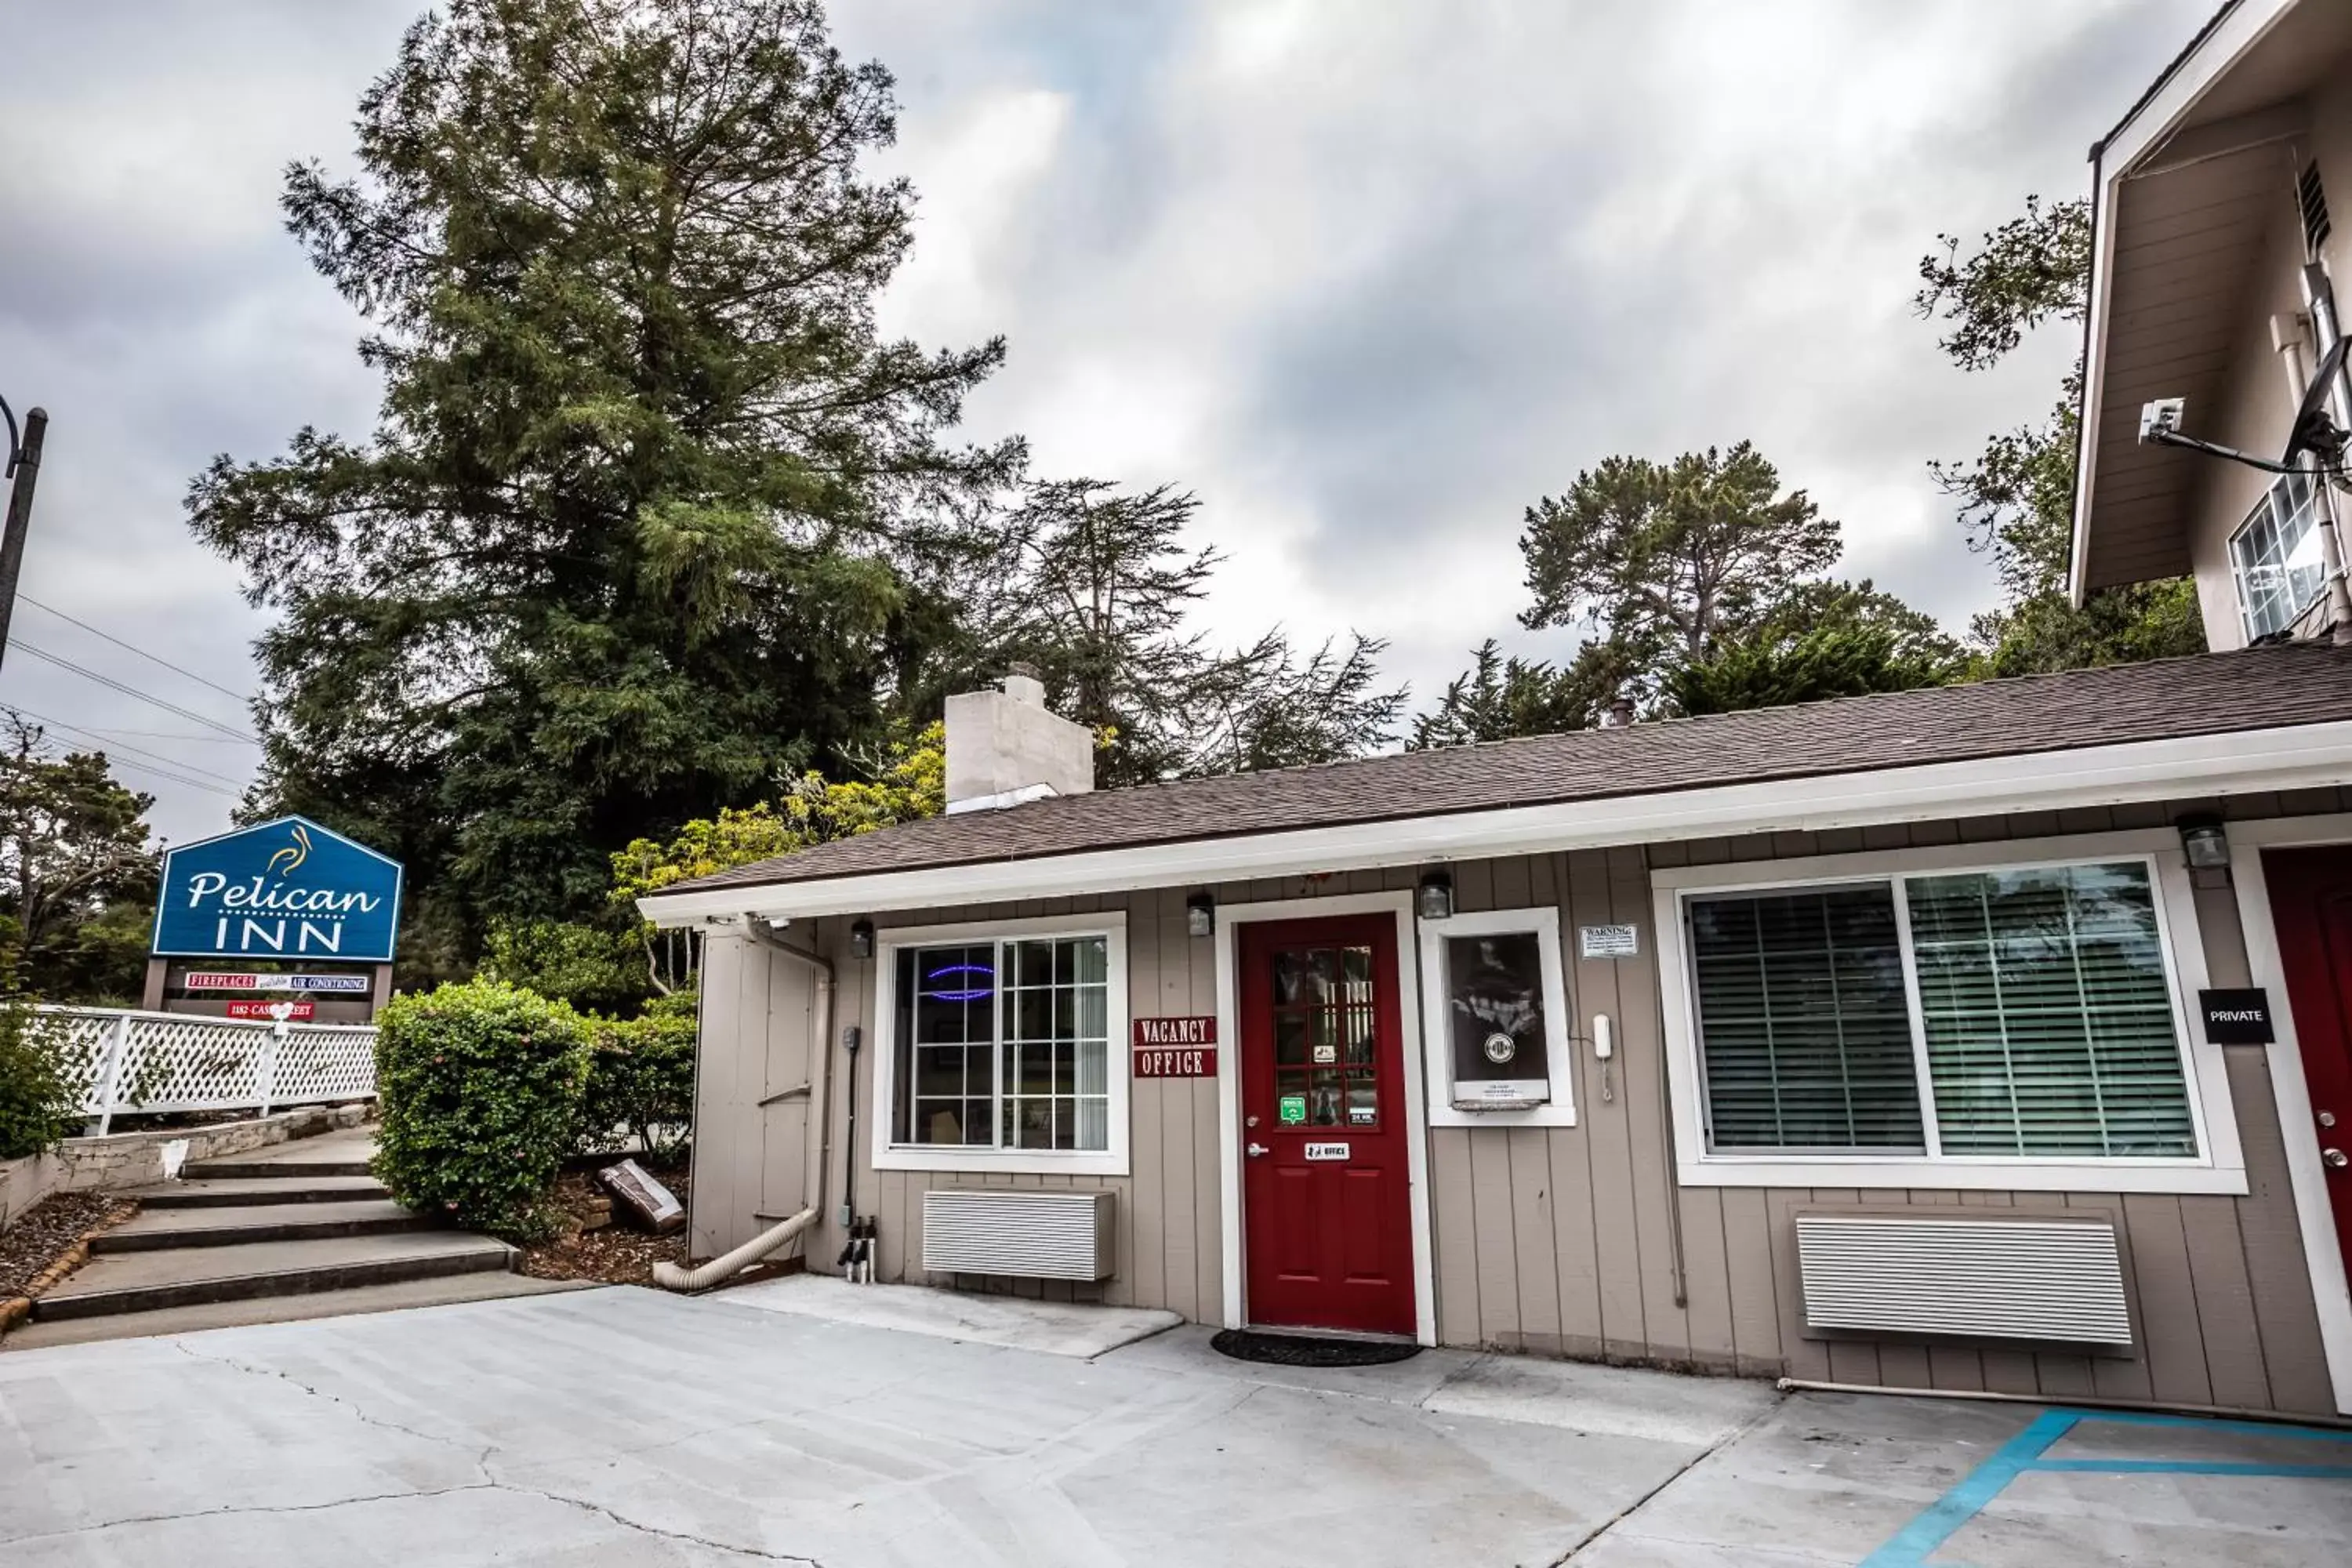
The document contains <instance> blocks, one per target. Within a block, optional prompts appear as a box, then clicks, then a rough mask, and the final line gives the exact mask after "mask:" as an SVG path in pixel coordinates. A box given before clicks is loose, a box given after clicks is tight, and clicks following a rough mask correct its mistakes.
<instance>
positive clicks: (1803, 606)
mask: <svg viewBox="0 0 2352 1568" xmlns="http://www.w3.org/2000/svg"><path fill="white" fill-rule="evenodd" d="M1968 675H1969V661H1968V657H1967V654H1966V653H1965V651H1964V650H1963V649H1962V648H1961V647H1960V645H1959V644H1958V643H1957V642H1955V641H1954V640H1953V639H1952V638H1951V637H1948V636H1947V635H1946V634H1945V631H1944V629H1943V627H1941V626H1937V624H1936V620H1935V617H1934V616H1929V615H1927V613H1925V612H1924V611H1920V610H1916V609H1913V608H1912V607H1911V606H1910V605H1906V604H1905V603H1904V602H1903V601H1902V600H1900V599H1898V598H1896V597H1895V595H1892V594H1888V593H1885V592H1883V591H1881V590H1880V589H1878V588H1875V587H1874V586H1873V585H1872V584H1871V583H1870V580H1869V579H1868V578H1864V579H1863V580H1862V581H1861V582H1859V583H1845V582H1836V581H1830V580H1817V581H1813V582H1809V583H1800V584H1796V585H1795V586H1794V587H1793V588H1792V589H1791V590H1790V593H1789V594H1788V595H1786V596H1785V597H1783V598H1782V599H1781V601H1780V604H1779V605H1777V606H1776V607H1775V608H1774V610H1773V611H1772V613H1771V614H1770V615H1769V616H1765V617H1764V618H1763V619H1762V620H1760V621H1759V622H1758V623H1757V624H1755V625H1754V626H1750V627H1748V628H1747V629H1746V630H1745V631H1743V632H1742V633H1741V634H1740V635H1739V636H1738V637H1735V638H1731V639H1727V641H1725V642H1724V643H1722V644H1721V645H1719V646H1718V647H1717V649H1716V651H1715V652H1714V653H1713V654H1712V655H1710V656H1709V657H1708V658H1704V659H1701V660H1698V661H1696V663H1691V664H1684V665H1678V666H1676V667H1675V668H1673V669H1671V670H1669V671H1667V672H1666V674H1665V676H1664V697H1665V700H1666V705H1667V706H1668V707H1669V708H1670V709H1671V710H1673V711H1675V712H1677V713H1681V714H1685V715H1697V714H1701V713H1729V712H1732V711H1734V710H1738V709H1743V708H1778V707H1780V706H1782V705H1784V704H1786V703H1790V702H1818V701H1821V700H1824V699H1827V698H1832V697H1860V696H1864V695H1866V694H1868V693H1870V692H1874V691H1909V690H1912V689H1915V688H1917V687H1922V686H1948V685H1949V684H1951V683H1952V682H1953V681H1956V680H1961V679H1967V677H1968Z"/></svg>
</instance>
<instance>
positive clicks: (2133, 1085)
mask: <svg viewBox="0 0 2352 1568" xmlns="http://www.w3.org/2000/svg"><path fill="white" fill-rule="evenodd" d="M1652 880H1653V886H1654V888H1655V889H1656V895H1657V900H1658V921H1657V924H1658V931H1659V938H1660V942H1659V946H1660V957H1659V963H1660V966H1661V967H1660V978H1661V983H1662V989H1663V990H1664V994H1665V1000H1666V1026H1667V1035H1668V1040H1669V1046H1670V1049H1671V1052H1672V1056H1671V1061H1670V1068H1671V1078H1672V1085H1671V1087H1672V1091H1673V1098H1674V1109H1675V1142H1676V1159H1677V1164H1678V1167H1679V1169H1680V1172H1681V1176H1682V1180H1683V1181H1684V1183H1685V1184H1691V1185H1788V1186H1828V1187H1851V1186H1908V1187H1980V1188H1982V1187H1992V1188H2024V1189H2037V1190H2038V1189H2052V1190H2059V1191H2067V1190H2072V1191H2089V1192H2126V1191H2129V1192H2228V1193H2242V1192H2244V1191H2245V1190H2246V1185H2245V1173H2244V1169H2243V1160H2242V1156H2241V1154H2240V1152H2239V1148H2238V1141H2237V1131H2236V1122H2235V1121H2234V1119H2233V1117H2232V1116H2231V1110H2230V1103H2229V1087H2228V1080H2227V1076H2226V1073H2225V1070H2224V1068H2223V1064H2222V1060H2221V1054H2220V1051H2219V1049H2218V1047H2211V1046H2209V1045H2206V1044H2205V1043H2203V1042H2202V1041H2200V1040H2199V1039H2197V1038H2196V1037H2194V1036H2193V1035H2192V1033H2191V1031H2190V1027H2189V1020H2190V1019H2191V1018H2192V1017H2193V1016H2195V1013H2194V1009H2193V1008H2191V1007H2190V1006H2189V998H2190V996H2191V995H2192V994H2193V993H2194V992H2195V990H2196V989H2197V988H2199V987H2200V986H2201V985H2203V984H2204V978H2205V973H2204V959H2203V948H2202V945H2201V942H2200V937H2199V934H2198V931H2197V925H2196V910H2195V901H2194V894H2193V892H2192V891H2191V889H2190V888H2189V881H2188V872H2187V867H2186V863H2185V861H2183V859H2182V858H2181V854H2180V847H2179V839H2178V837H2176V836H2174V835H2172V834H2170V833H2169V832H2158V833H2156V834H2144V833H2143V834H2103V835H2093V836H2085V837H2080V838H2075V839H2053V840H2045V841H2040V842H2038V843H2035V844H2031V845H2028V844H2006V845H1984V846H1973V847H1951V848H1931V849H1909V850H1899V851H1894V852H1890V853H1885V854H1880V855H1848V856H1838V857H1820V858H1811V859H1805V860H1791V861H1782V862H1777V863H1775V862H1765V863H1752V862H1751V863H1748V864H1742V865H1735V866H1727V867H1707V868H1691V869H1685V870H1660V871H1658V872H1656V873H1654V876H1653V879H1652Z"/></svg>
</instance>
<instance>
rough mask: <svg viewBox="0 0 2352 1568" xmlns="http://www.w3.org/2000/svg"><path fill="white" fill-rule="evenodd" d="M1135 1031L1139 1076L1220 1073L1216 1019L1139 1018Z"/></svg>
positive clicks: (1176, 1076) (1136, 1067)
mask: <svg viewBox="0 0 2352 1568" xmlns="http://www.w3.org/2000/svg"><path fill="white" fill-rule="evenodd" d="M1134 1030H1135V1076H1136V1077H1138V1078H1214V1077H1216V1076H1217V1021H1216V1019H1214V1018H1138V1019H1136V1020H1135V1024H1134Z"/></svg>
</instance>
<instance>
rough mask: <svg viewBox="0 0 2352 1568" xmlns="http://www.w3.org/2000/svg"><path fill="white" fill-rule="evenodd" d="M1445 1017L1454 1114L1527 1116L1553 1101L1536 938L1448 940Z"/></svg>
mask: <svg viewBox="0 0 2352 1568" xmlns="http://www.w3.org/2000/svg"><path fill="white" fill-rule="evenodd" d="M1445 1014H1446V1025H1447V1029H1448V1032H1449V1040H1448V1045H1449V1047H1450V1050H1449V1060H1450V1061H1451V1063H1452V1067H1453V1073H1452V1078H1453V1089H1452V1095H1451V1099H1452V1101H1453V1104H1454V1108H1455V1109H1456V1110H1528V1109H1529V1108H1531V1107H1534V1106H1538V1105H1544V1104H1547V1103H1549V1101H1550V1100H1551V1062H1550V1058H1549V1046H1548V1044H1547V1041H1546V1038H1545V1027H1544V975H1543V949H1542V942H1541V938H1540V937H1538V934H1537V933H1536V932H1534V931H1496V932H1494V933H1492V934H1491V935H1483V936H1448V937H1447V938H1446V939H1445Z"/></svg>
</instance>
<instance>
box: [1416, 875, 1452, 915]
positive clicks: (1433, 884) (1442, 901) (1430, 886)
mask: <svg viewBox="0 0 2352 1568" xmlns="http://www.w3.org/2000/svg"><path fill="white" fill-rule="evenodd" d="M1420 909H1421V918H1422V919H1423V920H1425V921H1442V920H1451V919H1452V918H1453V916H1454V879H1453V878H1451V877H1449V876H1447V875H1446V874H1445V873H1444V872H1443V871H1432V872H1430V873H1428V874H1427V875H1426V876H1424V877H1423V878H1422V879H1421V897H1420Z"/></svg>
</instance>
